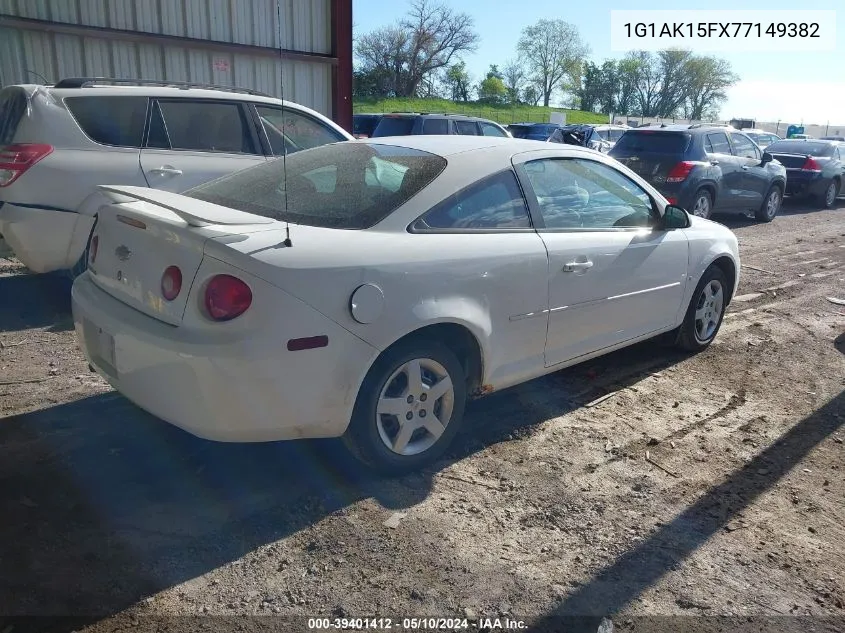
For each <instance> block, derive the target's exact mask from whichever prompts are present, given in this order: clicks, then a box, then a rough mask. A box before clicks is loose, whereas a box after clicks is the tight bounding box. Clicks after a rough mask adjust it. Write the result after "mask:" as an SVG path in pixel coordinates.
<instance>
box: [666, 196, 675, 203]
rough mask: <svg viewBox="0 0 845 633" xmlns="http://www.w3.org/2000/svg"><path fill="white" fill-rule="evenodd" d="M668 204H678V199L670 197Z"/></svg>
mask: <svg viewBox="0 0 845 633" xmlns="http://www.w3.org/2000/svg"><path fill="white" fill-rule="evenodd" d="M666 202H668V203H669V204H678V199H677V198H673V197H672V196H669V197H668V198H666Z"/></svg>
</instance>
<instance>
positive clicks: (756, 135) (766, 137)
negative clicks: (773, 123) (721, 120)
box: [742, 130, 781, 149]
mask: <svg viewBox="0 0 845 633" xmlns="http://www.w3.org/2000/svg"><path fill="white" fill-rule="evenodd" d="M742 133H743V134H745V135H746V136H747V137H748V138H750V139H751V140H752V141H754V142H755V143H757V147H759V148H760V149H765V148H766V147H767V146H769V145H770V144H772V143H774V142H775V141H779V140H781V138H780V136H778V135H777V134H772V133H771V132H766V131H765V130H742Z"/></svg>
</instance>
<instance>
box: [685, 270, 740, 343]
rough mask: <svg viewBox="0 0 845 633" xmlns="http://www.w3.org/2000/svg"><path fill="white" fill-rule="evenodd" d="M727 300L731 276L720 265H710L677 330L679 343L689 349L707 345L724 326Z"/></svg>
mask: <svg viewBox="0 0 845 633" xmlns="http://www.w3.org/2000/svg"><path fill="white" fill-rule="evenodd" d="M727 303H728V280H727V278H726V277H725V273H723V272H722V270H721V269H720V268H719V267H718V266H710V268H708V269H707V270H705V271H704V274H703V275H702V276H701V279H700V280H699V282H698V285H697V286H696V288H695V292H694V293H693V294H692V299H691V300H690V304H689V307H688V308H687V314H686V316H685V317H684V322H683V324H681V327H680V329H679V331H678V339H677V346H678V347H680V348H681V349H682V350H685V351H688V352H701V351H703V350H705V349H707V348H708V347H709V346H710V343H712V342H713V339H715V338H716V334H718V333H719V328H721V327H722V320H723V319H724V317H725V309H726V308H727Z"/></svg>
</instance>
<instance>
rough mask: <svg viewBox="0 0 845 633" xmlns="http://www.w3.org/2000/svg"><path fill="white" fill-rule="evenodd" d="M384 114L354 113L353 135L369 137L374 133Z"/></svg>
mask: <svg viewBox="0 0 845 633" xmlns="http://www.w3.org/2000/svg"><path fill="white" fill-rule="evenodd" d="M382 116H384V115H382V114H353V115H352V136H354V137H355V138H369V137H371V136H372V135H373V130H375V129H376V126H377V125H378V122H379V121H381V118H382Z"/></svg>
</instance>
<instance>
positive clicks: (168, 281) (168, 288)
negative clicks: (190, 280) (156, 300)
mask: <svg viewBox="0 0 845 633" xmlns="http://www.w3.org/2000/svg"><path fill="white" fill-rule="evenodd" d="M180 292H182V271H181V270H179V267H178V266H168V267H167V269H166V270H165V271H164V274H163V275H162V276H161V295H162V296H163V297H164V298H165V299H167V300H168V301H173V300H174V299H175V298H176V297H178V296H179V293H180Z"/></svg>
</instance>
